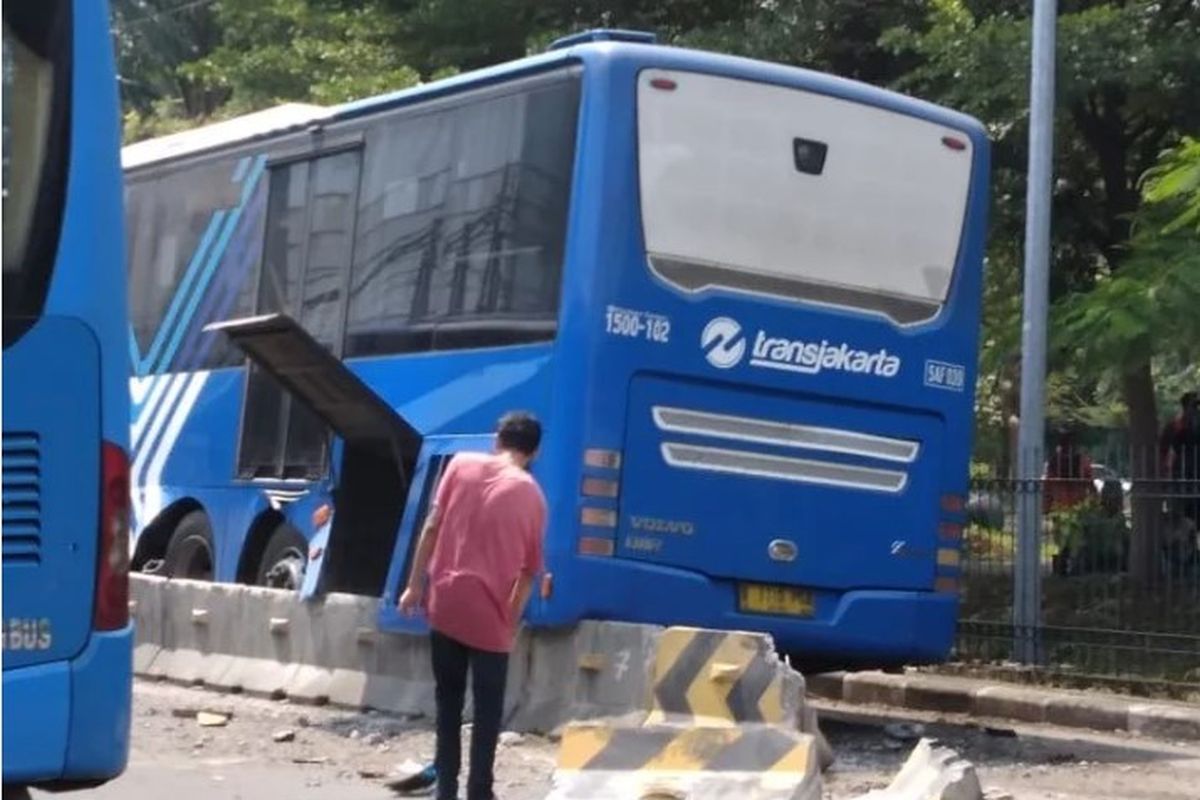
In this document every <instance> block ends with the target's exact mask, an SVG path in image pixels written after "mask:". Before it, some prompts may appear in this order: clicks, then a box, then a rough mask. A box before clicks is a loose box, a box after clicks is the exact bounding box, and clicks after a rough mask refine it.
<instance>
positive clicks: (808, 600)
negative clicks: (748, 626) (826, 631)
mask: <svg viewBox="0 0 1200 800" xmlns="http://www.w3.org/2000/svg"><path fill="white" fill-rule="evenodd" d="M738 599H739V603H738V605H739V607H740V608H741V610H742V611H747V612H751V613H754V614H786V615H788V616H791V617H811V616H812V615H813V596H812V592H809V591H805V590H803V589H793V588H791V587H790V586H765V585H763V584H760V583H743V584H741V586H740V587H739V598H738Z"/></svg>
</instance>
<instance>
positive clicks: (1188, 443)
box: [1159, 392, 1200, 524]
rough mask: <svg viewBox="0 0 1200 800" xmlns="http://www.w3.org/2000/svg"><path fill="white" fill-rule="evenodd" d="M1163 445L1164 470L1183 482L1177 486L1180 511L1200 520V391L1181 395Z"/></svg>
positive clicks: (1183, 514) (1164, 429)
mask: <svg viewBox="0 0 1200 800" xmlns="http://www.w3.org/2000/svg"><path fill="white" fill-rule="evenodd" d="M1159 448H1160V451H1161V452H1162V455H1163V459H1164V461H1165V464H1164V467H1163V471H1164V474H1166V475H1168V476H1170V478H1171V480H1172V481H1180V482H1181V483H1179V484H1176V486H1175V487H1174V489H1175V492H1178V493H1179V494H1181V495H1183V497H1182V498H1181V499H1180V501H1179V502H1178V503H1176V506H1177V509H1178V511H1179V513H1180V514H1181V515H1182V516H1183V517H1185V518H1186V519H1188V520H1190V521H1191V522H1192V523H1193V524H1195V523H1197V522H1200V514H1198V512H1200V496H1198V495H1200V483H1197V481H1200V395H1198V394H1197V393H1196V392H1185V393H1184V394H1183V396H1182V397H1180V398H1179V413H1177V414H1176V415H1175V416H1174V417H1173V418H1172V419H1171V421H1170V422H1168V423H1167V424H1166V426H1165V427H1164V428H1163V431H1162V435H1161V436H1160V437H1159ZM1175 492H1173V493H1175Z"/></svg>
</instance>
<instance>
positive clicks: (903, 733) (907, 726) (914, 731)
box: [883, 722, 925, 742]
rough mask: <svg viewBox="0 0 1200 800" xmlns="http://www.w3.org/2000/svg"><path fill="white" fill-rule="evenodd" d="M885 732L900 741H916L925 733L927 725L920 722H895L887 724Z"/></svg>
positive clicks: (884, 728) (889, 736)
mask: <svg viewBox="0 0 1200 800" xmlns="http://www.w3.org/2000/svg"><path fill="white" fill-rule="evenodd" d="M883 733H884V735H885V736H887V737H888V738H890V739H895V740H896V741H898V742H915V741H917V740H918V739H920V738H921V737H922V736H924V735H925V726H924V725H922V724H921V723H919V722H894V723H892V724H891V725H885V726H884V727H883Z"/></svg>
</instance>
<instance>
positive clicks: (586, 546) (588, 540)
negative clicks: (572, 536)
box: [579, 536, 617, 556]
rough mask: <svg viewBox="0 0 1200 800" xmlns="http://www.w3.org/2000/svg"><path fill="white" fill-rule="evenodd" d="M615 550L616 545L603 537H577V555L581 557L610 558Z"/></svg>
mask: <svg viewBox="0 0 1200 800" xmlns="http://www.w3.org/2000/svg"><path fill="white" fill-rule="evenodd" d="M616 548H617V543H616V542H614V541H613V540H612V539H605V538H604V537H603V536H581V537H579V555H581V556H611V555H612V554H613V553H614V552H615V551H616Z"/></svg>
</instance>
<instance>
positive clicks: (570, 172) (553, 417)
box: [124, 31, 988, 663]
mask: <svg viewBox="0 0 1200 800" xmlns="http://www.w3.org/2000/svg"><path fill="white" fill-rule="evenodd" d="M987 161H988V145H987V141H986V139H985V136H984V132H983V131H982V130H981V128H980V126H979V125H978V124H977V123H976V122H974V121H973V120H971V119H969V118H967V117H964V116H962V115H959V114H956V113H953V112H951V111H948V110H945V109H942V108H938V107H935V106H932V105H929V104H927V103H922V102H919V101H916V100H913V99H910V98H906V97H902V96H899V95H896V94H891V93H889V92H885V91H881V90H878V89H874V88H871V87H868V86H864V85H860V84H857V83H852V82H850V81H846V80H841V79H838V78H834V77H830V76H827V75H820V74H816V73H813V72H808V71H805V70H801V69H793V68H790V67H783V66H776V65H772V64H765V63H759V62H755V61H749V60H744V59H740V58H730V57H725V56H721V55H714V54H710V53H702V52H694V51H689V50H683V49H676V48H672V47H663V46H658V45H655V44H654V43H653V39H652V38H651V37H648V36H645V35H642V34H634V33H623V32H611V31H608V32H592V33H588V34H582V35H579V36H576V37H573V38H571V39H568V40H565V41H562V42H559V43H557V44H556V45H555V46H554V47H552V48H551V49H550V50H549V51H548V52H547V53H545V54H542V55H538V56H534V57H530V58H526V59H523V60H520V61H516V62H514V63H510V64H505V65H502V66H499V67H496V68H492V69H487V70H483V71H480V72H473V73H470V74H466V75H462V76H459V77H455V78H452V79H449V80H444V81H440V82H436V83H431V84H428V85H423V86H419V87H417V88H414V89H410V90H405V91H401V92H398V93H395V94H390V95H385V96H382V97H376V98H372V99H369V100H364V101H361V102H356V103H351V104H349V105H345V106H341V107H337V108H316V107H312V106H283V107H280V108H277V109H273V110H271V111H267V112H261V113H260V114H257V115H251V116H249V117H245V118H241V119H238V120H233V121H230V122H226V123H221V124H218V125H213V126H210V127H208V128H205V129H202V130H199V131H194V132H190V133H185V134H180V135H176V136H172V137H167V138H164V139H160V140H154V141H150V142H146V143H142V144H138V145H134V146H131V147H128V148H126V150H125V151H124V162H125V168H126V200H127V206H128V228H127V230H128V245H129V252H130V263H131V273H130V299H131V305H132V315H133V330H132V336H131V348H132V354H131V355H132V357H133V360H134V363H135V366H136V374H135V375H134V377H133V403H134V415H133V427H132V434H133V442H134V444H133V453H134V468H133V470H134V474H133V480H134V483H135V493H134V507H135V516H136V534H137V546H136V553H135V557H134V563H135V567H136V568H140V569H148V570H150V571H156V572H158V573H159V574H170V575H177V576H187V577H192V578H213V579H216V580H220V581H240V582H245V583H263V584H268V585H275V586H281V587H297V588H299V589H300V590H301V591H302V593H303V594H305V595H311V594H312V593H314V592H318V593H319V592H322V591H344V592H353V593H359V594H368V595H376V596H379V597H380V598H381V604H380V624H381V626H382V627H383V628H384V629H398V628H401V627H403V626H404V625H405V623H404V622H403V621H402V620H401V619H400V618H399V616H398V615H397V614H396V612H395V609H394V606H395V602H396V598H397V595H398V590H399V588H400V586H401V582H402V580H403V577H404V575H405V574H406V569H407V565H408V559H409V557H410V554H411V552H412V547H413V542H414V539H415V534H416V533H417V532H418V531H419V529H420V524H421V521H422V515H423V513H424V511H425V508H426V505H427V503H428V502H429V497H430V494H431V491H432V487H433V484H434V482H435V481H436V478H437V476H438V472H439V470H440V469H441V467H442V465H443V464H444V463H445V461H446V459H447V458H448V457H449V456H451V455H452V454H453V453H455V452H458V451H462V450H478V449H487V448H489V447H490V446H491V438H490V436H491V432H492V430H493V426H494V424H495V422H496V420H497V418H498V417H499V416H500V415H501V414H502V413H503V412H505V411H509V410H513V409H526V410H530V411H533V412H534V413H536V414H537V415H538V416H539V417H540V418H541V419H542V420H543V422H544V424H545V428H546V436H545V441H544V447H543V451H542V454H541V457H540V459H539V460H538V462H537V465H536V469H535V474H536V476H537V478H538V479H539V480H540V481H541V483H542V485H543V487H544V488H545V490H546V494H547V496H548V498H549V500H550V506H551V509H550V518H549V525H548V533H547V546H546V553H547V567H546V572H545V574H544V575H543V576H541V579H540V581H539V584H538V585H539V589H540V591H539V592H538V593H537V597H536V598H535V600H534V602H533V603H532V604H531V608H530V610H529V617H528V621H529V622H530V623H531V624H534V625H559V624H564V623H570V622H572V621H575V620H579V619H584V618H594V619H610V620H629V621H636V622H651V623H680V624H693V625H702V626H713V627H720V628H742V629H755V630H762V631H768V632H770V633H771V634H773V635H774V636H775V637H776V639H777V640H778V641H779V642H780V643H781V645H782V646H783V647H785V648H789V649H797V650H803V651H804V652H805V653H807V654H809V655H812V656H821V657H825V656H827V657H830V658H832V659H835V660H841V661H846V662H849V661H858V662H863V661H868V662H877V663H884V662H893V661H921V660H930V659H939V658H942V657H944V656H945V655H946V653H947V651H948V648H949V647H950V644H951V641H952V635H953V632H954V624H955V615H956V604H957V598H956V588H957V570H958V561H959V544H960V538H961V530H962V528H961V522H962V511H963V502H964V501H963V497H964V494H965V493H966V488H967V460H968V453H969V450H970V445H971V427H972V426H971V415H972V402H973V385H974V376H975V359H976V355H975V353H976V340H977V334H978V328H979V313H980V272H981V260H982V259H981V254H982V249H983V237H984V225H985V221H984V214H985V207H986V198H987V169H988V167H987ZM243 353H246V354H248V355H249V358H248V359H247V358H246V356H244V355H243Z"/></svg>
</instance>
